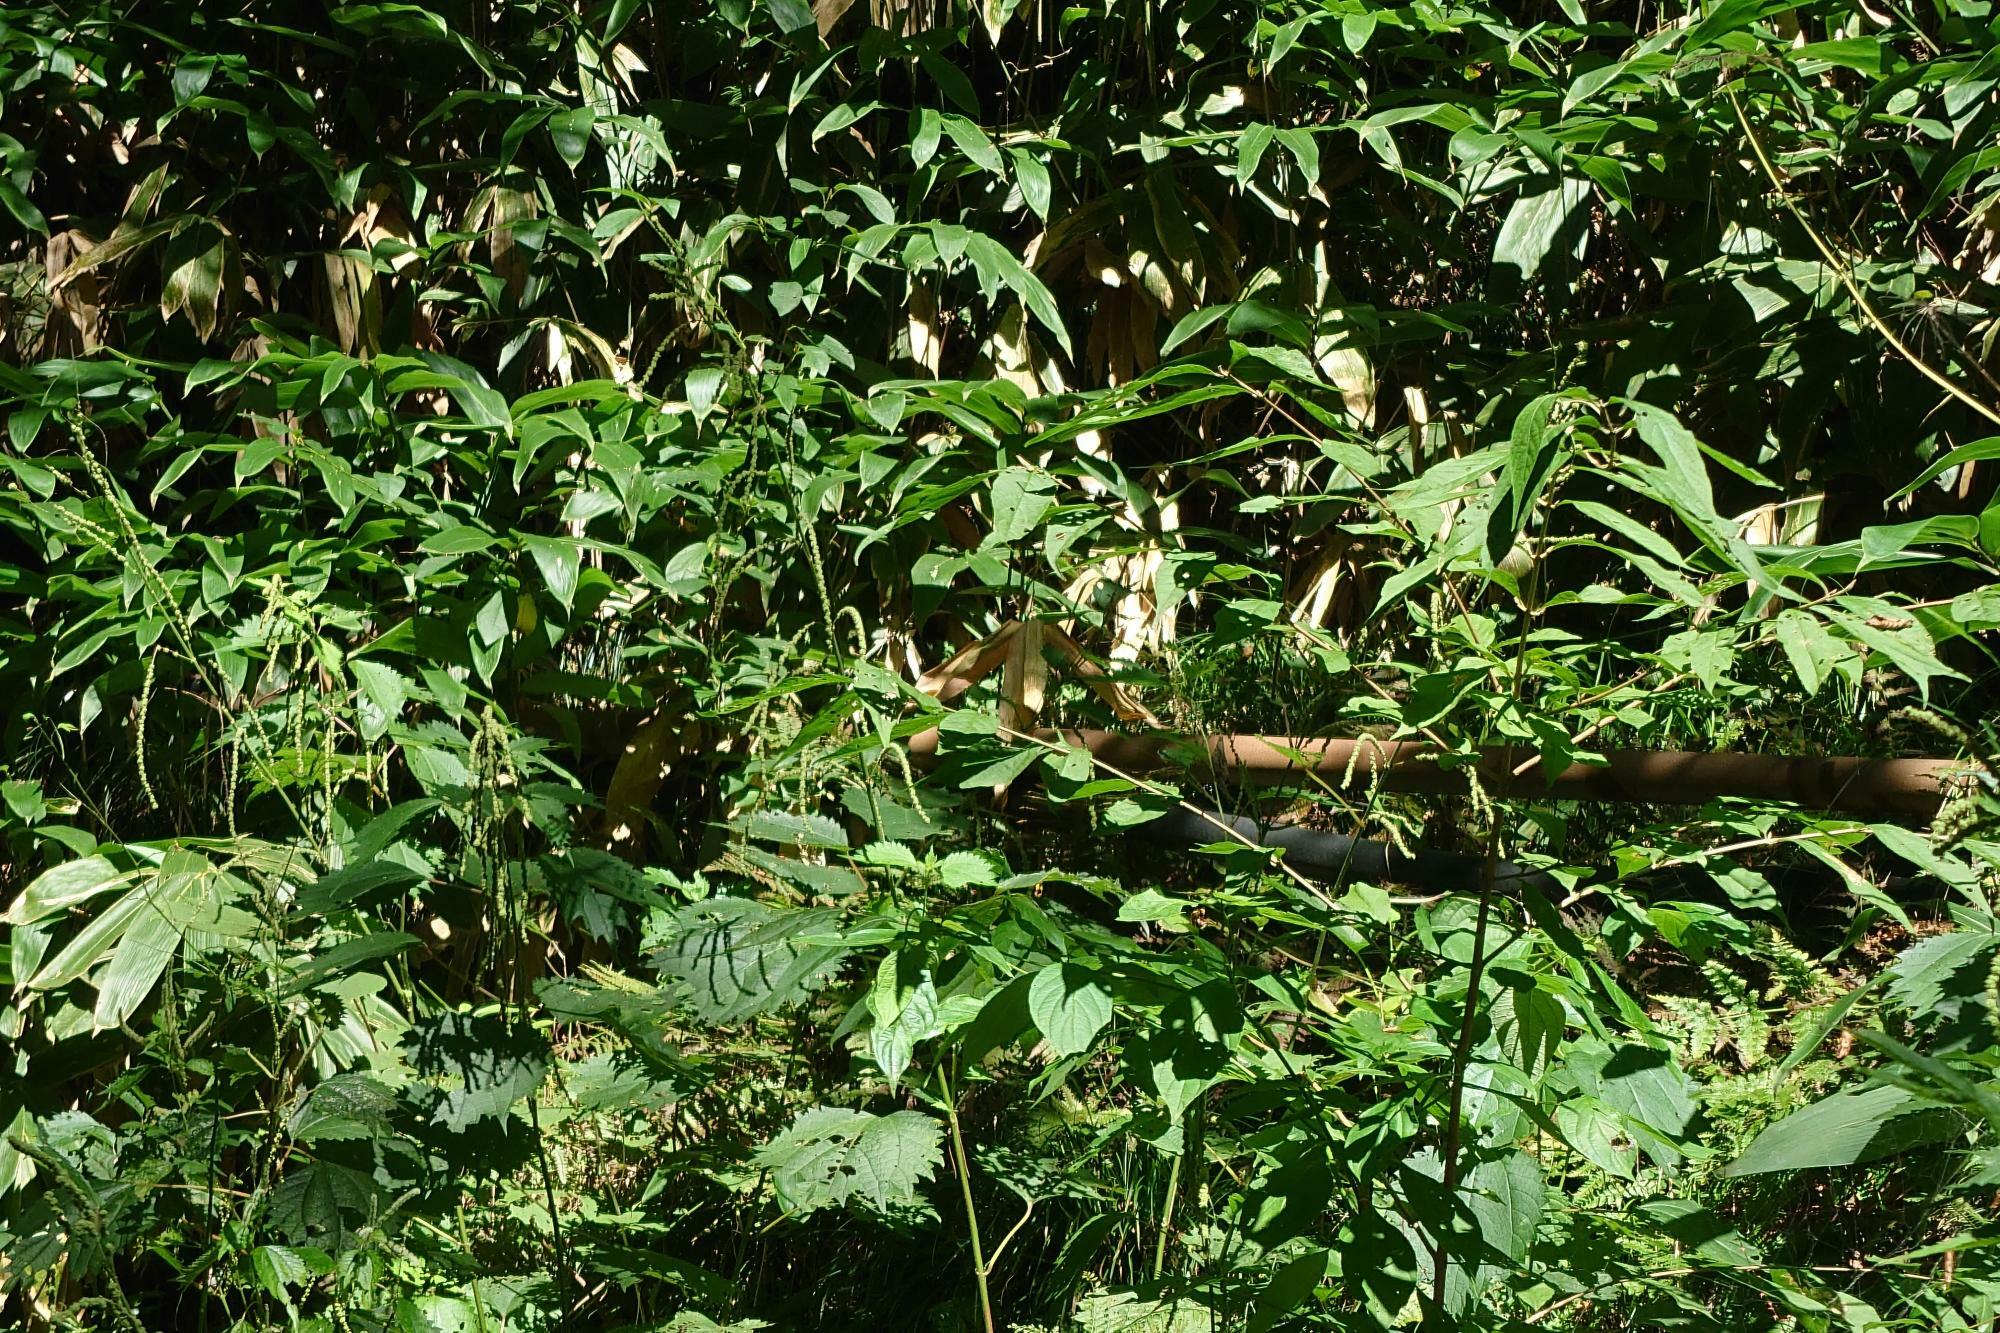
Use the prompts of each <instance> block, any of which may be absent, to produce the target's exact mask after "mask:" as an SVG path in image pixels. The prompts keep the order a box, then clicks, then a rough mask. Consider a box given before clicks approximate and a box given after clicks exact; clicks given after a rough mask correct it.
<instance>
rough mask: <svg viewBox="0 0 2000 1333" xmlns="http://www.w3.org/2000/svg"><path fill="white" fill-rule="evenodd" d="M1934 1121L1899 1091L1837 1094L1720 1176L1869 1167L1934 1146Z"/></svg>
mask: <svg viewBox="0 0 2000 1333" xmlns="http://www.w3.org/2000/svg"><path fill="white" fill-rule="evenodd" d="M1947 1114H1948V1113H1947ZM1938 1115H1939V1113H1938V1112H1937V1111H1936V1110H1935V1108H1934V1107H1933V1106H1932V1105H1931V1104H1930V1103H1927V1102H1924V1101H1923V1100H1922V1099H1920V1098H1919V1097H1918V1096H1917V1095H1916V1094H1915V1093H1913V1092H1909V1091H1907V1090H1905V1089H1903V1088H1895V1087H1882V1088H1869V1089H1866V1090H1864V1091H1860V1092H1840V1093H1835V1094H1834V1095H1833V1096H1831V1097H1827V1098H1825V1099H1823V1100H1821V1101H1817V1102H1814V1103H1813V1104H1812V1105H1811V1106H1808V1107H1806V1108H1804V1109H1803V1110H1799V1111H1794V1112H1792V1114H1790V1115H1788V1116H1786V1117H1785V1118H1784V1119H1783V1120H1780V1121H1779V1122H1778V1123H1777V1124H1775V1125H1772V1126H1771V1127H1770V1128H1768V1129H1766V1130H1765V1131H1764V1132H1763V1133H1761V1134H1759V1135H1758V1136H1757V1137H1756V1138H1755V1139H1753V1140H1751V1143H1750V1146H1749V1147H1748V1148H1746V1149H1744V1150H1743V1154H1742V1156H1740V1157H1738V1158H1737V1159H1736V1160H1735V1161H1733V1162H1731V1163H1730V1164H1729V1165H1727V1166H1725V1167H1723V1168H1722V1174H1723V1175H1725V1176H1754V1175H1762V1174H1764V1173H1766V1172H1770V1171H1803V1170H1806V1169H1807V1168H1810V1167H1836V1166H1853V1165H1854V1164H1855V1163H1857V1162H1872V1161H1874V1160H1875V1159H1877V1158H1879V1157H1886V1156H1888V1155H1890V1154H1891V1153H1896V1152H1901V1151H1902V1150H1904V1149H1905V1148H1909V1147H1912V1146H1914V1145H1916V1144H1919V1143H1925V1142H1931V1141H1934V1140H1935V1139H1936V1138H1937V1137H1939V1135H1940V1132H1941V1126H1940V1124H1939V1120H1938Z"/></svg>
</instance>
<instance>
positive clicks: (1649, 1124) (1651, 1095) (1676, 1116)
mask: <svg viewBox="0 0 2000 1333" xmlns="http://www.w3.org/2000/svg"><path fill="white" fill-rule="evenodd" d="M1565 1067H1566V1068H1567V1069H1568V1070H1569V1071H1570V1073H1571V1075H1572V1076H1573V1077H1574V1078H1575V1079H1576V1084H1577V1087H1578V1089H1579V1090H1581V1091H1583V1092H1585V1093H1588V1094H1589V1095H1590V1096H1593V1097H1595V1098H1597V1099H1598V1100H1599V1101H1601V1102H1603V1103H1604V1104H1605V1105H1606V1106H1609V1107H1611V1108H1613V1109H1614V1110H1617V1111H1621V1112H1623V1113H1624V1114H1625V1115H1627V1116H1629V1117H1631V1119H1632V1120H1634V1121H1636V1122H1637V1123H1638V1124H1640V1125H1643V1126H1645V1127H1646V1128H1647V1129H1650V1130H1652V1131H1653V1133H1652V1134H1649V1135H1645V1136H1642V1139H1641V1141H1642V1143H1643V1145H1644V1146H1645V1148H1646V1150H1647V1152H1648V1153H1649V1154H1651V1155H1652V1156H1653V1157H1654V1158H1655V1159H1657V1160H1662V1161H1667V1162H1671V1161H1674V1160H1677V1159H1678V1158H1679V1156H1680V1152H1679V1149H1678V1148H1677V1147H1675V1146H1674V1145H1676V1144H1677V1143H1679V1142H1680V1141H1681V1140H1682V1139H1684V1138H1685V1137H1686V1135H1687V1130H1688V1126H1689V1125H1690V1124H1691V1123H1693V1121H1694V1113H1695V1105H1694V1086H1693V1084H1692V1083H1690V1082H1689V1081H1688V1076H1687V1072H1686V1071H1685V1070H1683V1069H1682V1068H1681V1066H1680V1063H1679V1062H1678V1061H1676V1060H1675V1059H1674V1057H1673V1056H1672V1055H1671V1054H1670V1053H1668V1052H1666V1051H1662V1050H1659V1049H1658V1048H1656V1047H1652V1046H1643V1045H1640V1044H1638V1043H1637V1042H1620V1043H1618V1044H1616V1045H1613V1044H1611V1043H1608V1042H1604V1041H1601V1040H1598V1039H1596V1038H1586V1039H1584V1040H1580V1041H1578V1042H1576V1043H1575V1044H1574V1045H1573V1046H1572V1047H1571V1048H1570V1053H1569V1057H1568V1059H1567V1060H1566V1061H1565Z"/></svg>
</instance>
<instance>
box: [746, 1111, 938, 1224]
mask: <svg viewBox="0 0 2000 1333" xmlns="http://www.w3.org/2000/svg"><path fill="white" fill-rule="evenodd" d="M943 1141H944V1135H943V1133H942V1132H941V1131H940V1129H939V1128H938V1123H937V1122H936V1121H935V1120H932V1119H931V1118H930V1117H929V1116H926V1115H923V1114H921V1113H920V1112H917V1111H897V1112H895V1113H894V1114H891V1115H884V1116H877V1115H869V1114H868V1113H867V1112H865V1111H854V1110H849V1109H847V1108H846V1107H836V1106H816V1107H814V1108H813V1109H812V1110H810V1111H806V1112H804V1113H803V1114H801V1115H800V1116H799V1118H798V1119H797V1120H795V1121H793V1122H792V1125H791V1127H790V1128H788V1129H786V1130H785V1131H784V1132H783V1133H781V1134H779V1135H778V1136H777V1137H776V1138H774V1139H772V1140H771V1141H770V1142H769V1143H767V1144H765V1145H764V1146H763V1147H761V1148H759V1149H758V1150H757V1151H756V1153H755V1154H754V1155H753V1156H752V1157H751V1159H750V1160H751V1163H752V1164H753V1165H755V1166H757V1167H759V1168H761V1169H763V1170H765V1171H768V1172H770V1173H771V1186H772V1188H773V1190H774V1191H775V1192H776V1193H777V1196H778V1203H779V1205H780V1206H781V1207H783V1208H784V1209H785V1211H786V1212H788V1213H793V1214H797V1215H805V1214H809V1213H813V1212H817V1211H819V1210H820V1209H822V1208H837V1207H841V1206H845V1205H853V1204H861V1205H865V1206H867V1207H869V1208H873V1209H876V1210H882V1209H887V1208H891V1207H895V1206H898V1205H903V1204H909V1203H913V1202H915V1201H916V1198H917V1186H918V1184H920V1183H921V1182H923V1181H925V1180H928V1179H930V1178H931V1176H932V1175H933V1174H934V1173H935V1172H936V1170H937V1168H938V1166H939V1165H940V1164H941V1162H942V1153H941V1147H942V1144H943Z"/></svg>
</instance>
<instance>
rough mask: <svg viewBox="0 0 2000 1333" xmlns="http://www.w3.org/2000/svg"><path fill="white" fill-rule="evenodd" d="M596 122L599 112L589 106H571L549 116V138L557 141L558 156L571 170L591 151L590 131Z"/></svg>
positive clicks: (579, 164)
mask: <svg viewBox="0 0 2000 1333" xmlns="http://www.w3.org/2000/svg"><path fill="white" fill-rule="evenodd" d="M596 123H597V113H596V112H594V111H592V110H591V109H590V108H589V107H587V106H578V107H571V108H570V109H568V110H567V111H558V112H556V113H555V114H554V115H553V116H550V117H549V138H550V139H552V140H554V141H555V146H556V156H558V157H560V158H561V159H562V160H563V161H564V163H566V164H567V165H568V167H569V169H570V170H571V171H575V170H576V169H577V168H578V167H579V166H581V165H582V164H583V158H584V154H585V153H587V152H589V151H590V131H591V127H592V126H594V125H595V124H596Z"/></svg>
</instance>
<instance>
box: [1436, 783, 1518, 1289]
mask: <svg viewBox="0 0 2000 1333" xmlns="http://www.w3.org/2000/svg"><path fill="white" fill-rule="evenodd" d="M1492 820H1493V828H1492V831H1491V832H1489V833H1488V834H1487V835H1486V862H1485V864H1484V865H1483V866H1482V867H1481V869H1480V873H1479V914H1478V916H1477V917H1475V918H1474V920H1473V926H1472V963H1471V966H1470V967H1469V968H1468V969H1467V971H1466V980H1465V1013H1464V1016H1463V1017H1461V1018H1460V1019H1459V1023H1458V1041H1457V1043H1456V1045H1455V1046H1454V1047H1453V1049H1452V1053H1451V1092H1450V1094H1449V1105H1448V1108H1447V1110H1446V1111H1445V1122H1444V1154H1443V1155H1444V1200H1445V1207H1446V1208H1447V1209H1450V1208H1452V1206H1453V1201H1454V1200H1455V1199H1456V1198H1457V1197H1458V1174H1459V1172H1458V1146H1459V1145H1458V1138H1459V1129H1460V1125H1461V1123H1462V1121H1463V1119H1464V1115H1465V1070H1466V1066H1467V1065H1469V1064H1470V1063H1471V1062H1472V1032H1473V1027H1474V1022H1475V1020H1476V1019H1477V1018H1478V1016H1479V983H1480V980H1481V978H1482V977H1483V976H1484V975H1485V972H1486V922H1487V918H1488V916H1489V915H1491V909H1492V906H1493V871H1494V867H1495V866H1496V865H1498V864H1499V861H1500V813H1499V811H1498V810H1495V811H1494V812H1493V813H1492ZM1446 1225H1447V1226H1449V1219H1447V1223H1446ZM1448 1249H1449V1246H1448V1244H1447V1242H1446V1233H1445V1232H1440V1233H1439V1234H1438V1236H1437V1237H1436V1239H1434V1240H1433V1241H1432V1242H1431V1304H1432V1306H1433V1307H1435V1309H1434V1310H1433V1311H1432V1315H1431V1316H1430V1317H1435V1315H1436V1313H1438V1312H1440V1311H1442V1310H1443V1308H1444V1280H1445V1273H1446V1271H1447V1268H1446V1260H1447V1258H1448V1253H1447V1251H1448ZM1425 1322H1426V1323H1428V1322H1429V1317H1427V1318H1426V1321H1425Z"/></svg>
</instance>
